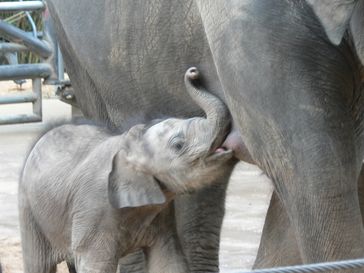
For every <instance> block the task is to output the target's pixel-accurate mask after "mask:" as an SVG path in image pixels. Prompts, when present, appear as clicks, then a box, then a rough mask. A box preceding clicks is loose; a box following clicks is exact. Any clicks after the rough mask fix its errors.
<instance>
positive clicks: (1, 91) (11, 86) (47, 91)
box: [0, 80, 56, 99]
mask: <svg viewBox="0 0 364 273" xmlns="http://www.w3.org/2000/svg"><path fill="white" fill-rule="evenodd" d="M31 90H32V80H26V82H25V83H23V84H22V85H20V84H16V83H15V82H13V81H0V96H1V95H15V94H17V95H18V94H19V95H21V94H22V93H24V92H27V91H31ZM42 96H43V98H47V99H49V98H55V97H56V94H55V87H54V86H53V85H42Z"/></svg>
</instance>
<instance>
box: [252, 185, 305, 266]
mask: <svg viewBox="0 0 364 273" xmlns="http://www.w3.org/2000/svg"><path fill="white" fill-rule="evenodd" d="M301 263H302V259H301V257H300V252H299V250H298V246H297V242H296V238H295V235H294V230H293V228H292V226H291V223H290V221H289V218H288V215H287V212H286V209H285V207H284V206H283V204H282V202H281V201H280V200H279V198H278V195H277V193H276V192H275V191H274V192H273V194H272V198H271V200H270V204H269V209H268V212H267V216H266V219H265V223H264V228H263V232H262V238H261V240H260V245H259V249H258V254H257V258H256V260H255V263H254V268H269V267H276V266H286V265H296V264H301Z"/></svg>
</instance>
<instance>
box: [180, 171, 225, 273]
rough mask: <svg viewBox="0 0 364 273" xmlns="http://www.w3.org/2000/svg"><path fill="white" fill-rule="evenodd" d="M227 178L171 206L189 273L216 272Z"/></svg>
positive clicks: (181, 198) (184, 196) (186, 196)
mask: <svg viewBox="0 0 364 273" xmlns="http://www.w3.org/2000/svg"><path fill="white" fill-rule="evenodd" d="M229 177H230V174H228V175H226V176H225V177H224V178H222V179H220V180H219V181H216V183H215V184H214V185H212V186H210V187H206V188H204V189H202V190H199V191H198V192H196V193H194V194H188V195H183V196H180V197H178V198H177V200H176V202H175V208H176V219H177V232H178V236H179V238H180V240H181V245H182V249H183V252H184V255H185V257H186V259H187V263H188V265H189V270H190V271H189V272H205V273H207V272H219V243H220V230H221V225H222V219H223V216H224V213H225V195H226V187H227V183H228V180H229Z"/></svg>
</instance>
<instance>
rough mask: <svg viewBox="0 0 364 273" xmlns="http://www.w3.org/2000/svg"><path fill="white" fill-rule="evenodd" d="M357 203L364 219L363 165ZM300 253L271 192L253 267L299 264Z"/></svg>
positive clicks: (287, 223)
mask: <svg viewBox="0 0 364 273" xmlns="http://www.w3.org/2000/svg"><path fill="white" fill-rule="evenodd" d="M358 195H359V204H360V210H361V214H362V219H363V221H364V165H362V168H361V172H360V175H359V179H358ZM301 263H302V260H301V258H300V253H299V250H298V246H297V242H296V238H295V237H294V233H293V227H292V226H291V224H290V222H289V218H288V215H287V213H286V209H285V208H284V206H283V204H282V202H281V201H280V200H279V198H278V196H277V193H275V192H273V195H272V198H271V201H270V205H269V209H268V212H267V217H266V219H265V223H264V228H263V232H262V238H261V241H260V245H259V250H258V254H257V258H256V260H255V263H254V268H268V267H275V266H278V265H280V266H282V265H295V264H301Z"/></svg>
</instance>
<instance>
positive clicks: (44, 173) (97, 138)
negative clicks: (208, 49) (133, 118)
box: [19, 68, 235, 273]
mask: <svg viewBox="0 0 364 273" xmlns="http://www.w3.org/2000/svg"><path fill="white" fill-rule="evenodd" d="M198 77H199V75H198V71H197V69H196V68H190V69H189V70H187V72H186V74H185V83H186V88H187V90H188V92H189V93H190V95H191V96H192V98H193V99H194V101H195V102H196V103H197V104H198V105H199V106H200V107H201V108H202V109H203V110H204V111H205V112H206V118H191V119H175V118H170V119H166V120H163V121H159V122H158V123H154V124H149V125H136V126H134V127H132V128H131V129H130V130H129V131H128V132H126V133H124V134H122V135H115V134H112V133H110V132H108V131H107V130H106V129H103V128H100V127H97V126H94V125H71V124H68V125H63V126H60V127H56V128H54V129H52V130H50V131H48V132H47V133H46V134H45V135H43V136H42V137H41V138H40V139H39V141H38V142H37V143H36V144H35V145H34V147H33V149H32V150H31V152H30V153H29V156H28V158H27V160H26V162H25V165H24V169H23V172H22V176H21V181H20V186H19V210H20V226H21V236H22V248H23V256H24V272H26V273H51V272H55V267H56V264H57V263H59V262H60V261H62V260H66V261H69V262H70V263H73V264H74V265H75V267H76V270H77V272H78V273H86V272H88V273H89V272H93V273H115V272H116V270H117V265H118V260H119V258H121V257H123V256H125V255H127V254H129V253H132V252H135V251H136V250H139V249H143V250H144V252H145V253H146V257H147V261H148V263H149V264H152V263H160V261H161V260H164V259H165V260H166V261H167V262H166V263H165V265H164V266H163V268H161V269H160V270H159V272H188V268H187V266H186V264H185V262H184V258H183V255H181V254H180V253H179V252H178V248H177V247H173V246H170V245H168V244H165V243H163V240H164V238H165V237H168V234H170V233H171V232H172V231H171V229H173V221H174V220H173V219H170V218H169V217H168V215H169V212H168V210H170V209H171V206H168V203H169V202H170V201H171V200H172V199H173V197H174V195H175V194H178V193H183V192H186V191H189V190H193V189H197V188H200V187H202V186H203V185H207V184H209V183H211V182H212V181H214V180H216V179H217V178H218V177H220V176H222V175H226V174H227V173H229V172H231V170H232V167H233V165H234V163H235V160H233V159H232V151H231V150H227V149H224V148H222V147H220V146H221V144H222V143H223V141H224V139H225V137H226V135H227V133H228V131H229V129H230V115H229V112H228V110H227V108H226V106H225V105H224V104H223V103H222V102H221V101H220V100H219V99H218V98H216V97H215V96H213V95H211V94H209V93H208V92H206V91H205V90H204V89H203V88H202V87H201V85H199V84H197V83H198Z"/></svg>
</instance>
